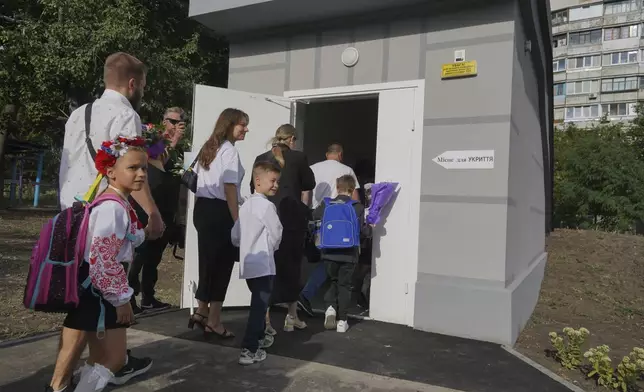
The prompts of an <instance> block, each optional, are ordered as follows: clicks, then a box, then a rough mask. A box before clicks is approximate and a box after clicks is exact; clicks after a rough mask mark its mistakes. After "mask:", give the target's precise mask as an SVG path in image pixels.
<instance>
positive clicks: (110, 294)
mask: <svg viewBox="0 0 644 392" xmlns="http://www.w3.org/2000/svg"><path fill="white" fill-rule="evenodd" d="M126 204H127V209H126V208H123V206H122V205H121V204H120V203H119V202H117V201H113V200H107V201H104V202H103V203H101V204H99V205H97V206H96V207H94V208H93V209H92V212H91V214H90V216H89V226H88V228H87V247H86V250H85V260H87V261H88V262H89V276H90V279H91V281H92V286H93V287H94V288H95V289H96V290H98V291H100V293H101V294H102V296H103V298H104V299H105V300H107V301H108V302H109V303H111V304H112V305H114V306H115V307H116V306H121V305H123V304H125V303H127V302H128V301H129V300H130V297H131V296H132V294H133V290H132V288H130V286H129V285H128V281H127V272H126V271H125V269H124V268H123V265H122V264H121V263H127V264H129V263H131V262H132V259H133V256H134V248H136V247H137V246H139V245H141V243H143V240H144V239H145V234H144V233H143V229H142V227H141V224H140V222H139V221H138V219H137V217H136V212H135V211H134V209H133V208H132V206H130V205H129V204H128V203H126Z"/></svg>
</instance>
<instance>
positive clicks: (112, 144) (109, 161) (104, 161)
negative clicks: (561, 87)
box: [94, 136, 147, 175]
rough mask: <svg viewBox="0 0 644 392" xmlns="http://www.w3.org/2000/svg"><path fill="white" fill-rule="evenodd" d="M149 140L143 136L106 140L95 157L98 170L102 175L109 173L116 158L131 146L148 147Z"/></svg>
mask: <svg viewBox="0 0 644 392" xmlns="http://www.w3.org/2000/svg"><path fill="white" fill-rule="evenodd" d="M146 145H147V142H146V140H145V139H144V138H142V137H139V136H137V137H133V138H126V137H118V138H116V139H115V140H106V141H104V142H103V143H101V148H99V150H98V152H97V153H96V158H95V159H94V165H95V166H96V170H98V172H99V173H100V174H102V175H106V174H107V169H108V168H110V167H113V166H114V165H115V164H116V160H117V159H119V158H120V157H122V156H123V155H125V154H126V153H127V151H128V149H129V148H130V147H142V148H146Z"/></svg>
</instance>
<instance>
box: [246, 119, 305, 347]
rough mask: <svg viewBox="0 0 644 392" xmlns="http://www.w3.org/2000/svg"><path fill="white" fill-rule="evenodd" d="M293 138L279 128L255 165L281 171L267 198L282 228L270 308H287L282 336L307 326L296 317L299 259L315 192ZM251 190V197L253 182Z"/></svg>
mask: <svg viewBox="0 0 644 392" xmlns="http://www.w3.org/2000/svg"><path fill="white" fill-rule="evenodd" d="M296 138H297V137H296V132H295V127H293V126H292V125H291V124H284V125H282V126H280V127H279V128H277V131H276V132H275V137H274V138H273V139H272V140H271V149H270V150H269V151H267V152H265V153H263V154H261V155H259V156H258V157H257V158H256V159H255V163H258V162H270V163H272V164H274V165H277V166H278V167H279V168H280V169H281V175H280V186H279V189H278V190H277V193H276V194H275V196H272V197H270V198H269V199H270V200H271V201H272V202H273V203H274V204H275V206H276V207H277V214H278V215H279V217H280V222H281V223H282V226H283V234H282V242H281V244H280V247H279V250H278V251H277V252H275V267H276V275H275V287H274V290H273V295H272V297H271V305H274V304H280V303H286V304H287V305H288V314H287V316H286V319H285V320H284V331H285V332H291V331H293V330H295V329H305V328H306V323H305V322H304V321H302V320H300V319H299V317H298V316H297V299H298V296H299V293H300V289H301V286H300V278H301V271H302V258H303V256H304V242H305V240H306V235H307V232H308V222H309V216H310V211H309V209H308V207H307V205H308V203H309V200H310V196H311V192H310V191H311V190H313V188H315V176H314V175H313V172H312V171H311V168H310V167H309V164H308V161H307V159H306V155H305V154H304V153H303V152H301V151H296V150H294V148H295V141H296ZM250 188H251V193H254V191H255V183H254V181H253V182H251V184H250ZM269 316H270V315H269V313H268V312H267V313H266V331H267V333H269V334H271V335H274V334H276V333H277V332H276V331H275V329H274V328H273V327H272V326H271V323H270V317H269Z"/></svg>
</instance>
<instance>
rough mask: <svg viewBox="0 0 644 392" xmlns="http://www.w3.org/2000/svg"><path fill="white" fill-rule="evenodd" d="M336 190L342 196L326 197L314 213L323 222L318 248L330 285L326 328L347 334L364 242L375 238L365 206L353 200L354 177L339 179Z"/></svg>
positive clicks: (316, 218)
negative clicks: (368, 221)
mask: <svg viewBox="0 0 644 392" xmlns="http://www.w3.org/2000/svg"><path fill="white" fill-rule="evenodd" d="M336 189H337V191H338V196H337V197H336V198H334V199H331V198H325V199H324V202H323V203H321V204H320V205H319V206H318V208H316V209H315V211H313V219H314V220H320V229H319V232H318V236H319V238H318V240H317V242H318V244H317V247H318V248H319V249H320V253H321V261H322V262H323V263H324V265H325V266H326V271H327V275H328V278H329V282H330V286H329V289H328V290H327V292H326V295H325V296H324V300H325V302H326V305H327V310H326V312H325V317H324V327H325V328H326V329H335V330H336V331H337V332H341V333H344V332H346V331H347V330H348V329H349V323H348V322H347V316H348V314H347V313H348V310H349V306H350V304H351V295H352V282H353V275H354V271H355V268H356V265H357V263H358V259H359V257H360V239H361V237H369V236H371V227H370V226H367V225H365V221H364V206H363V205H362V204H361V203H360V202H359V201H356V200H352V198H351V195H352V194H353V191H354V190H355V189H356V180H355V179H354V178H353V176H350V175H344V176H342V177H340V178H338V179H337V180H336ZM336 321H337V322H336Z"/></svg>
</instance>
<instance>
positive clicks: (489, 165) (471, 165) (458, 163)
mask: <svg viewBox="0 0 644 392" xmlns="http://www.w3.org/2000/svg"><path fill="white" fill-rule="evenodd" d="M432 161H434V162H436V163H438V164H439V165H441V166H443V167H444V168H445V169H494V150H464V151H445V152H444V153H442V154H441V155H439V156H437V157H436V158H434V159H432Z"/></svg>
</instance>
